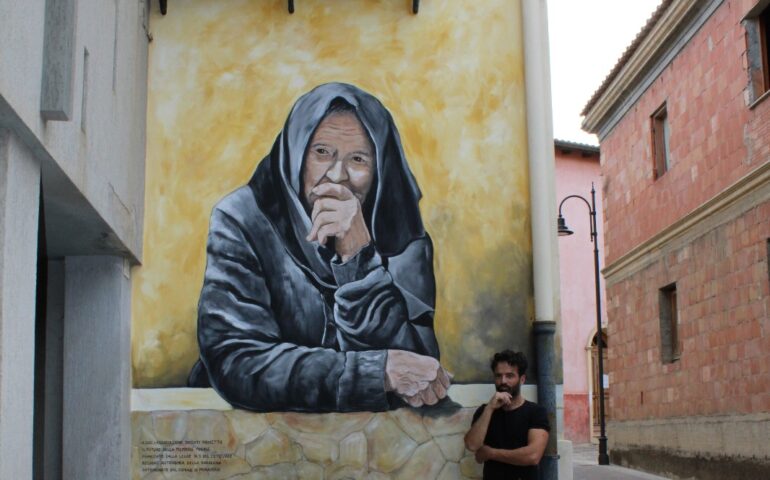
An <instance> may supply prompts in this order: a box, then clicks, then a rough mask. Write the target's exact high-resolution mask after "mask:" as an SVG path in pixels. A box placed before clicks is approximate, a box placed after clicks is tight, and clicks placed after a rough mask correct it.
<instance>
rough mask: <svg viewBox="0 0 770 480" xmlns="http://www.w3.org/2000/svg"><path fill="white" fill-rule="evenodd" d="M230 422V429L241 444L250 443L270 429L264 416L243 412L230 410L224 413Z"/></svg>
mask: <svg viewBox="0 0 770 480" xmlns="http://www.w3.org/2000/svg"><path fill="white" fill-rule="evenodd" d="M225 417H227V419H228V421H229V422H230V427H231V429H232V431H233V433H235V436H236V437H237V438H238V440H239V441H240V442H241V443H243V444H247V443H251V442H253V441H254V440H255V439H257V438H258V437H259V436H260V435H262V434H263V433H264V432H265V430H267V429H268V428H269V427H270V424H269V423H267V419H266V418H265V416H264V415H258V414H254V413H252V412H247V411H245V410H231V411H227V412H225Z"/></svg>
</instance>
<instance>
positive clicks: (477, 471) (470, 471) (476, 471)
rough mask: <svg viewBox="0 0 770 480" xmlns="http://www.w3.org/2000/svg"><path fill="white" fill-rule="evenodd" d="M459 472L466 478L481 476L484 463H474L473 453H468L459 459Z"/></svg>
mask: <svg viewBox="0 0 770 480" xmlns="http://www.w3.org/2000/svg"><path fill="white" fill-rule="evenodd" d="M460 472H462V474H463V476H465V477H467V478H481V476H482V475H483V474H484V465H482V464H481V463H476V459H475V458H474V456H473V455H468V456H466V457H463V459H462V460H460Z"/></svg>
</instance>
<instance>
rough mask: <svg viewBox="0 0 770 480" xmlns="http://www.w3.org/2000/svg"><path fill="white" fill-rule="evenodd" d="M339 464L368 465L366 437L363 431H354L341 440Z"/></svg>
mask: <svg viewBox="0 0 770 480" xmlns="http://www.w3.org/2000/svg"><path fill="white" fill-rule="evenodd" d="M339 452H340V453H339V464H340V465H350V466H353V467H364V466H365V465H366V453H367V451H366V437H365V436H364V434H363V433H362V432H354V433H351V434H350V435H348V436H347V437H345V438H343V439H342V440H340V446H339Z"/></svg>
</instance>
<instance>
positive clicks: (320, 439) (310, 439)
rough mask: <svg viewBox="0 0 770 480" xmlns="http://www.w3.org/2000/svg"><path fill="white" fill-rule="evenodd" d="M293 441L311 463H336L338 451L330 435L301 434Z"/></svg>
mask: <svg viewBox="0 0 770 480" xmlns="http://www.w3.org/2000/svg"><path fill="white" fill-rule="evenodd" d="M294 440H295V441H296V442H297V443H298V444H299V446H300V447H301V448H302V453H303V454H304V455H305V458H306V459H308V460H310V461H311V462H315V463H321V464H325V465H329V464H332V463H334V462H336V461H337V458H338V455H339V450H338V447H337V442H336V441H335V440H334V439H333V438H332V437H331V435H323V434H314V433H301V434H299V435H297V436H296V437H295V438H294Z"/></svg>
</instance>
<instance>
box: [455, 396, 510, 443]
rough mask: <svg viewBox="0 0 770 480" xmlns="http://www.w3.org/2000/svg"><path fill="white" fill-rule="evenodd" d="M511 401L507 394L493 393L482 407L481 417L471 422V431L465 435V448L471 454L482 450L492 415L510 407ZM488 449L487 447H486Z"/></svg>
mask: <svg viewBox="0 0 770 480" xmlns="http://www.w3.org/2000/svg"><path fill="white" fill-rule="evenodd" d="M511 401H513V399H512V398H511V394H510V393H508V392H495V394H494V395H492V398H490V399H489V403H487V404H486V406H484V409H483V410H482V411H481V415H480V416H479V417H478V418H477V419H476V420H475V421H474V422H473V425H471V429H470V430H468V433H466V434H465V447H466V448H467V449H468V450H470V451H471V452H475V451H477V450H479V449H481V448H484V439H485V438H486V436H487V430H488V429H489V421H490V420H491V419H492V413H493V412H494V411H495V410H497V409H498V408H500V407H503V406H505V405H510V404H511ZM486 448H489V447H486Z"/></svg>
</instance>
